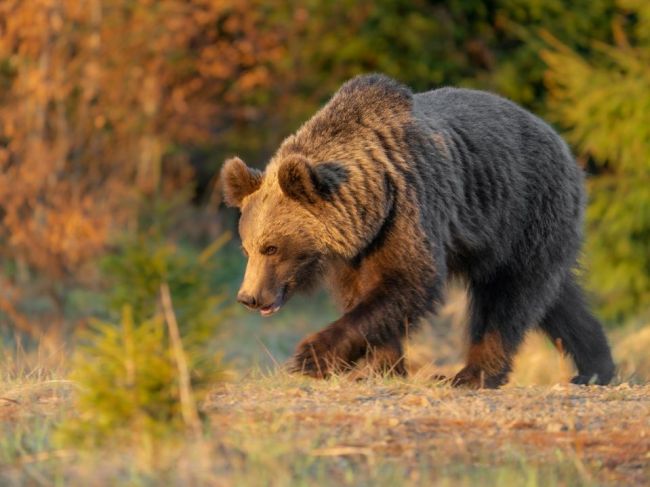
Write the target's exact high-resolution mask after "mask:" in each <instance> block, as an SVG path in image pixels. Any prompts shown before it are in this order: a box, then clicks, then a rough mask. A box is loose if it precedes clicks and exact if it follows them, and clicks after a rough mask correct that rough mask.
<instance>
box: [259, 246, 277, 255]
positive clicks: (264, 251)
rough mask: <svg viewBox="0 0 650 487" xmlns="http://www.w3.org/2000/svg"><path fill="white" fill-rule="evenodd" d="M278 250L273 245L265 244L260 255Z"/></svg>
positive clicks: (271, 253) (270, 253)
mask: <svg viewBox="0 0 650 487" xmlns="http://www.w3.org/2000/svg"><path fill="white" fill-rule="evenodd" d="M277 251H278V248H277V247H276V246H275V245H267V246H266V247H264V248H263V249H262V255H273V254H275V253H276V252H277Z"/></svg>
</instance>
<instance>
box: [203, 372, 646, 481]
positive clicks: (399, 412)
mask: <svg viewBox="0 0 650 487" xmlns="http://www.w3.org/2000/svg"><path fill="white" fill-rule="evenodd" d="M204 411H205V412H206V413H207V414H208V415H209V417H210V419H211V421H212V423H213V424H214V425H215V426H216V427H217V428H218V429H219V430H222V431H224V432H225V436H226V437H227V432H228V431H229V430H233V429H237V428H239V427H240V426H241V424H243V423H247V424H265V425H271V424H276V425H279V426H276V427H279V428H283V429H284V430H285V431H286V430H291V433H290V434H289V435H288V436H286V435H285V438H290V440H291V441H292V442H293V444H294V445H295V447H296V448H297V449H300V450H301V451H304V450H305V449H308V450H309V451H310V453H311V454H312V455H315V456H333V457H349V458H358V459H359V461H362V460H363V459H365V460H364V461H367V459H368V458H392V459H398V460H399V461H400V462H416V461H417V460H418V457H419V456H420V455H421V454H422V453H423V452H427V454H434V456H435V454H436V453H438V457H439V458H440V459H441V462H442V463H443V464H444V463H453V462H464V463H472V462H486V461H488V462H490V463H495V464H498V463H499V462H500V461H504V460H505V459H506V458H510V457H512V454H513V452H516V454H517V455H523V456H525V457H526V459H527V460H529V461H531V462H533V463H535V464H538V463H539V464H545V463H552V462H555V461H557V458H558V454H560V455H561V456H562V457H563V458H565V459H570V460H571V461H572V462H574V463H575V464H576V465H577V467H578V469H579V470H580V471H581V472H582V475H583V476H584V477H585V478H586V479H588V480H592V481H595V482H602V483H610V482H611V483H621V482H622V483H626V484H642V483H644V482H646V481H647V480H648V479H649V478H650V476H649V475H650V386H629V385H627V384H623V385H620V386H616V387H580V386H572V385H557V386H553V387H511V388H507V389H501V390H480V391H468V390H457V389H452V388H449V387H446V386H431V385H423V384H414V383H409V382H408V381H404V382H392V381H368V382H361V383H349V382H346V381H345V380H343V379H339V380H337V381H334V382H318V381H311V382H302V381H299V380H295V381H294V380H293V379H291V378H288V379H284V380H277V379H275V380H272V379H268V378H267V379H261V380H259V381H256V380H249V381H244V382H240V383H233V384H228V385H224V386H223V387H221V388H219V390H217V391H215V392H214V394H212V396H211V397H210V399H209V401H208V402H207V403H206V404H205V405H204ZM260 434H264V432H260Z"/></svg>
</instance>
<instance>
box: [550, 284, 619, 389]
mask: <svg viewBox="0 0 650 487" xmlns="http://www.w3.org/2000/svg"><path fill="white" fill-rule="evenodd" d="M540 328H541V329H542V330H544V332H545V333H546V334H547V335H548V337H549V338H550V339H551V341H553V343H555V344H557V345H559V347H560V348H561V350H562V351H563V352H564V353H566V354H568V355H569V356H570V357H571V358H572V359H573V361H574V362H575V364H576V367H577V368H578V375H577V376H576V377H574V378H573V379H572V380H571V382H573V383H574V384H591V383H595V384H599V385H604V384H608V383H609V382H610V381H611V380H612V377H613V375H614V362H613V360H612V354H611V352H610V349H609V345H608V343H607V337H606V336H605V333H604V331H603V328H602V326H601V324H600V323H599V322H598V320H597V319H596V318H595V317H594V316H593V315H592V314H591V312H590V311H589V309H588V307H587V304H586V302H585V299H584V297H583V295H582V289H581V288H580V286H579V284H578V283H577V282H575V279H574V278H573V276H570V277H568V278H567V279H566V280H565V281H564V283H563V285H562V289H561V291H560V294H559V295H558V298H557V300H556V302H555V303H554V304H553V305H552V306H551V307H550V308H549V309H548V311H547V312H546V314H545V315H544V317H543V318H542V320H541V322H540Z"/></svg>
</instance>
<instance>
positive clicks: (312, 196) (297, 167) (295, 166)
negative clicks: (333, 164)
mask: <svg viewBox="0 0 650 487" xmlns="http://www.w3.org/2000/svg"><path fill="white" fill-rule="evenodd" d="M278 182H279V183H280V188H282V191H283V192H284V194H286V195H287V196H288V197H289V198H291V199H294V200H296V201H300V202H301V203H316V201H317V197H318V182H317V180H316V173H315V172H314V170H313V169H312V168H311V166H310V165H309V162H308V161H307V159H306V158H304V157H303V156H300V155H297V154H294V155H291V156H289V157H287V158H286V159H285V160H284V161H282V164H281V165H280V168H279V169H278Z"/></svg>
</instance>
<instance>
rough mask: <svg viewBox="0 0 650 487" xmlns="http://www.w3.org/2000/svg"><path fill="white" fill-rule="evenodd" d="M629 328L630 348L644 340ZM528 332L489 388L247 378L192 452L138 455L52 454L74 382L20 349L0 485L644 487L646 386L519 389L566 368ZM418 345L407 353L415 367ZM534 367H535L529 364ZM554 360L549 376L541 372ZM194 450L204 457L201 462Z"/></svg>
mask: <svg viewBox="0 0 650 487" xmlns="http://www.w3.org/2000/svg"><path fill="white" fill-rule="evenodd" d="M639 333H641V335H642V336H645V332H644V331H643V330H642V331H641V332H639ZM634 336H635V338H634V340H631V342H632V343H633V344H634V346H636V345H637V343H638V342H639V339H640V338H639V337H638V336H636V335H634ZM532 340H533V342H531V343H529V344H528V347H529V348H528V349H527V350H528V351H526V350H524V353H522V354H521V358H520V359H519V361H518V364H517V370H516V371H515V381H514V385H510V386H508V387H506V388H504V389H501V390H497V391H487V390H482V391H467V390H457V389H452V388H450V387H448V386H446V385H442V384H439V383H434V382H432V381H431V379H430V377H429V368H430V367H425V368H422V369H420V370H417V371H415V373H414V374H413V375H412V376H411V378H409V379H407V380H397V379H387V378H380V377H369V378H367V379H366V380H361V381H352V380H350V379H348V378H345V377H338V378H334V379H333V380H330V381H314V380H309V379H306V378H301V377H295V376H290V375H287V374H285V373H283V372H280V371H275V372H271V373H261V372H249V373H248V374H247V375H246V376H245V377H242V378H239V379H237V380H233V381H231V382H228V383H224V384H222V385H221V386H218V387H217V388H216V389H215V390H214V391H213V393H212V394H211V395H210V397H209V399H208V400H207V401H206V402H205V403H204V404H203V405H202V412H203V415H204V425H205V427H204V438H205V441H204V443H203V445H202V448H203V449H204V451H202V454H201V455H197V451H196V447H195V445H194V444H193V442H192V440H191V438H190V437H187V438H185V437H182V436H177V437H173V438H170V440H169V441H168V442H166V443H164V444H161V445H154V446H152V445H142V448H141V449H139V450H138V451H135V452H134V451H132V450H128V451H127V450H123V449H120V448H115V447H114V448H112V449H110V450H105V451H90V452H84V451H80V450H74V449H72V450H71V449H66V450H61V449H58V448H57V446H56V443H55V442H53V441H52V437H53V431H54V430H55V428H56V425H57V424H58V423H59V421H60V420H61V419H62V418H63V417H64V416H65V415H66V414H69V413H70V411H71V406H72V401H71V391H72V390H73V385H72V384H70V383H69V382H68V381H66V380H64V379H63V377H64V368H63V367H62V366H61V364H60V363H59V361H57V358H58V360H60V356H61V354H60V353H58V354H57V353H56V350H54V351H53V352H52V353H51V354H48V353H45V352H43V351H42V352H41V353H40V356H39V355H38V354H37V355H36V356H23V357H21V358H19V359H18V360H16V361H14V362H6V363H5V364H4V367H3V370H4V378H3V383H2V384H0V433H1V436H0V484H1V485H51V484H52V483H55V482H59V483H65V484H71V485H114V484H126V485H153V484H156V485H158V484H164V485H189V484H193V485H274V486H275V485H278V486H280V485H314V484H318V485H454V486H455V485H468V486H469V485H476V484H477V483H481V484H485V485H499V486H501V485H530V486H535V485H544V486H546V485H606V484H608V485H621V484H626V485H635V484H637V485H643V484H645V483H647V481H648V479H649V478H650V453H649V452H650V386H649V385H647V384H646V385H629V384H627V383H624V384H619V385H615V386H611V387H590V388H584V387H578V386H570V385H566V384H559V385H558V384H556V385H553V386H548V385H536V386H525V387H523V386H521V385H518V384H520V383H523V382H529V381H535V380H537V381H539V382H538V384H539V383H542V382H544V383H545V382H553V381H554V380H555V379H556V378H557V377H559V378H561V379H564V377H565V376H568V375H569V374H570V371H569V370H568V368H567V370H563V367H565V365H562V364H563V362H558V361H559V360H561V359H559V358H558V354H557V352H556V351H555V350H554V349H553V347H551V346H547V345H546V343H545V342H543V341H541V339H538V338H533V339H532ZM421 341H422V340H421V339H420V338H418V342H421ZM628 341H629V340H628V339H627V338H625V337H622V338H621V339H620V341H618V342H617V344H616V349H617V350H619V353H626V356H627V360H628V362H629V363H630V364H631V363H632V362H634V360H635V359H634V358H633V355H632V353H631V352H630V349H629V348H628V347H630V346H631V345H629V344H628ZM424 348H425V347H422V349H420V347H412V348H411V350H410V353H411V355H412V357H411V358H412V360H411V361H412V364H413V365H412V366H413V367H417V360H416V359H417V358H418V353H416V352H419V354H420V355H419V357H420V359H422V360H423V358H422V356H423V355H424V354H425V351H424ZM442 349H443V351H444V347H442ZM452 349H453V347H450V350H448V355H446V356H445V354H444V353H442V355H441V357H442V358H439V359H437V360H438V361H439V362H440V363H442V365H441V367H442V368H443V369H444V368H445V367H447V368H449V369H450V370H451V369H452V368H453V367H455V363H454V359H453V355H454V354H455V355H456V356H460V355H462V353H460V352H459V350H452ZM621 350H623V351H624V352H621ZM640 350H641V352H642V353H641V355H640V356H639V357H638V360H636V363H643V359H644V358H645V356H646V355H645V353H643V352H644V350H647V348H645V349H644V348H641V349H640ZM452 351H453V353H452ZM30 362H31V363H30ZM44 364H46V365H44ZM558 365H559V367H558ZM540 367H541V370H542V371H543V375H537V376H534V375H533V373H532V372H530V371H533V370H540ZM567 367H568V366H567ZM634 367H635V371H634V374H635V377H637V378H638V377H640V375H639V370H640V369H639V368H638V367H636V366H634ZM558 368H559V370H560V372H559V373H558V374H556V375H553V374H550V373H549V372H548V370H550V369H558ZM199 457H202V458H206V457H207V458H209V459H210V461H209V462H208V463H207V464H206V463H205V462H202V463H200V462H199V461H198V458H199Z"/></svg>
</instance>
